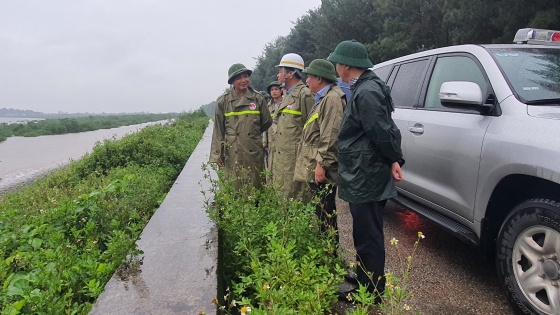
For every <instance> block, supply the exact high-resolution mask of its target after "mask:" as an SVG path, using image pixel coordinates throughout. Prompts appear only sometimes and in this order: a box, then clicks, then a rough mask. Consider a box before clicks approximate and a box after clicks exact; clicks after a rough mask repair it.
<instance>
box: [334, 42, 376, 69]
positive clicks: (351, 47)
mask: <svg viewBox="0 0 560 315" xmlns="http://www.w3.org/2000/svg"><path fill="white" fill-rule="evenodd" d="M328 60H329V61H330V62H334V63H340V64H343V65H347V66H351V67H356V68H362V69H367V68H371V67H373V63H371V61H370V60H369V58H368V52H367V48H366V46H364V44H362V43H360V42H358V41H356V40H354V39H353V40H345V41H343V42H341V43H340V44H338V46H336V48H335V49H334V52H333V53H332V54H331V55H330V56H329V58H328Z"/></svg>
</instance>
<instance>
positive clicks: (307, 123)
mask: <svg viewBox="0 0 560 315" xmlns="http://www.w3.org/2000/svg"><path fill="white" fill-rule="evenodd" d="M317 118H319V113H315V114H313V115H311V117H309V119H308V120H307V122H306V123H305V125H303V129H305V128H307V125H309V124H310V123H312V122H313V121H314V120H315V119H317Z"/></svg>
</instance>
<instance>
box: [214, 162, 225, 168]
mask: <svg viewBox="0 0 560 315" xmlns="http://www.w3.org/2000/svg"><path fill="white" fill-rule="evenodd" d="M216 164H218V167H219V168H222V167H224V164H222V163H220V162H218V163H216Z"/></svg>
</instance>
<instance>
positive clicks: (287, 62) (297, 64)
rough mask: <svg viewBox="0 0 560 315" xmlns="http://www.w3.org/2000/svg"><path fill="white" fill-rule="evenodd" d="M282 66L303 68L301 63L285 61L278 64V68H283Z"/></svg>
mask: <svg viewBox="0 0 560 315" xmlns="http://www.w3.org/2000/svg"><path fill="white" fill-rule="evenodd" d="M284 64H288V65H294V66H299V67H302V68H303V64H302V63H299V62H295V61H286V60H283V61H281V62H280V66H283V65H284Z"/></svg>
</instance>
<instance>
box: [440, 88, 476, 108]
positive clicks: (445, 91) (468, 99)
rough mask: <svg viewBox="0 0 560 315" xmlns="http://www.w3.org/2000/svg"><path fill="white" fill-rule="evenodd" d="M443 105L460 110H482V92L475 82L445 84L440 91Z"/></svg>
mask: <svg viewBox="0 0 560 315" xmlns="http://www.w3.org/2000/svg"><path fill="white" fill-rule="evenodd" d="M439 101H440V102H441V105H443V106H445V107H450V108H460V109H467V108H470V109H476V108H479V109H481V108H482V106H483V101H482V91H481V90H480V86H478V84H476V83H474V82H467V81H451V82H444V83H443V84H442V85H441V88H440V89H439Z"/></svg>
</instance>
